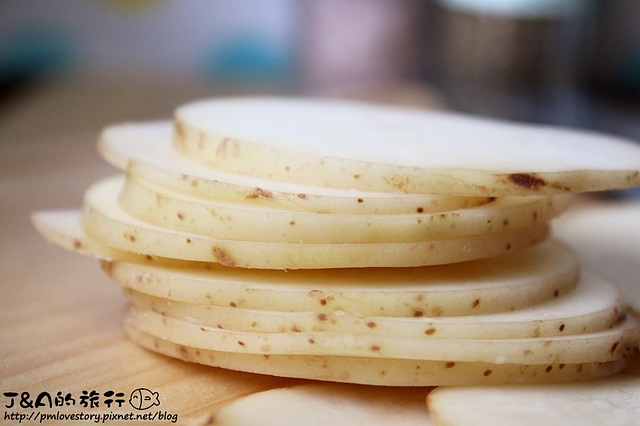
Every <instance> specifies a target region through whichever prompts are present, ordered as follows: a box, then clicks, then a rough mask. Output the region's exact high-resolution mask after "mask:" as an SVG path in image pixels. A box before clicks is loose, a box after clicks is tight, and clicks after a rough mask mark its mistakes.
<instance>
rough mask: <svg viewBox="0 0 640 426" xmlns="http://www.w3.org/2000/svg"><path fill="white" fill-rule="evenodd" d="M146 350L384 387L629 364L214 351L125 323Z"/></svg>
mask: <svg viewBox="0 0 640 426" xmlns="http://www.w3.org/2000/svg"><path fill="white" fill-rule="evenodd" d="M124 326H125V331H126V333H127V335H128V336H129V337H130V338H131V340H133V341H134V342H136V343H137V344H139V345H140V346H142V347H145V348H147V349H150V350H152V351H154V352H158V353H161V354H164V355H167V356H170V357H174V358H178V359H182V360H184V361H188V362H195V363H199V364H204V365H209V366H213V367H220V368H226V369H230V370H237V371H245V372H250V373H258V374H268V375H272V376H280V377H292V378H301V379H312V380H323V381H331V382H343V383H355V384H366V385H379V386H456V385H461V386H462V385H480V384H488V385H493V384H505V383H554V382H568V381H577V380H586V379H591V378H596V377H605V376H609V375H612V374H615V373H618V372H620V371H621V370H623V369H624V368H625V366H626V365H627V360H625V359H621V360H619V361H613V362H605V363H602V362H596V363H580V364H564V363H563V364H493V363H482V362H470V363H469V362H451V361H447V362H443V361H425V360H407V359H389V358H360V357H342V356H311V355H256V354H243V353H229V352H219V351H212V350H207V349H201V348H194V347H189V346H185V345H180V344H177V343H174V342H170V341H167V340H163V339H160V338H158V337H157V336H153V335H150V334H148V333H145V332H143V331H141V330H139V329H137V328H135V327H134V326H133V325H132V324H131V323H125V325H124Z"/></svg>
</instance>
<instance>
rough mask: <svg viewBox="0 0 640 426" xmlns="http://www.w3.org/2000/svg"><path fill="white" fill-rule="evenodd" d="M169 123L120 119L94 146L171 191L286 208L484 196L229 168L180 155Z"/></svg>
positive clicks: (405, 204)
mask: <svg viewBox="0 0 640 426" xmlns="http://www.w3.org/2000/svg"><path fill="white" fill-rule="evenodd" d="M172 132H173V123H172V122H171V121H162V122H160V121H158V122H147V123H131V124H120V125H114V126H110V127H107V128H106V129H104V131H103V132H102V133H101V135H100V138H99V141H98V149H99V151H100V153H101V154H102V157H103V158H104V159H106V160H107V161H108V162H110V163H111V164H113V165H114V166H116V167H119V168H121V169H123V170H126V171H127V172H129V173H131V174H133V175H136V176H140V177H143V178H144V179H146V180H149V181H152V182H155V183H157V184H159V185H162V186H164V187H168V188H172V189H174V190H179V191H185V192H194V193H198V194H202V195H204V196H208V197H215V198H218V199H229V200H236V201H242V202H244V203H247V204H257V205H266V206H273V207H279V208H286V209H289V210H299V211H311V212H318V213H345V214H405V213H415V212H418V211H422V212H439V211H447V210H456V209H461V208H466V207H473V206H477V205H480V204H483V203H485V202H487V201H488V200H489V198H488V197H455V196H450V195H442V196H440V195H429V194H405V193H396V194H390V193H383V192H369V191H358V190H354V189H352V188H348V189H335V188H328V187H322V186H316V184H315V183H313V184H311V185H301V184H299V183H297V182H294V183H285V182H278V181H274V180H268V179H261V178H254V177H250V176H245V175H241V174H235V173H228V172H224V171H221V170H217V169H215V168H212V167H206V166H204V165H202V164H200V163H198V162H195V161H193V160H190V159H188V158H185V157H183V156H181V155H178V154H177V153H176V151H175V150H174V149H173V148H172V146H171V137H172Z"/></svg>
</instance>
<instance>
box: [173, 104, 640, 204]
mask: <svg viewBox="0 0 640 426" xmlns="http://www.w3.org/2000/svg"><path fill="white" fill-rule="evenodd" d="M175 126H176V129H175V136H174V146H175V147H176V148H177V149H178V150H179V151H180V152H182V153H184V154H185V155H187V156H189V157H191V158H194V159H196V160H198V161H202V162H205V163H206V164H209V165H213V166H215V167H216V168H219V169H222V170H226V171H228V172H233V173H241V174H246V175H251V176H256V177H261V178H265V179H274V180H281V181H286V182H298V183H304V184H310V185H311V184H313V185H319V186H327V187H335V188H344V189H352V188H355V189H358V190H366V191H383V192H406V193H431V194H449V195H464V196H508V195H532V194H558V193H573V192H584V191H597V190H607V189H613V188H627V187H632V186H636V185H640V145H636V144H634V143H631V142H629V141H623V140H620V139H615V138H613V137H607V136H604V135H598V134H595V133H586V132H577V131H569V130H562V129H555V128H547V127H534V126H525V125H516V124H509V123H506V122H499V121H489V120H485V119H476V118H471V117H466V116H462V115H453V114H445V113H435V112H426V111H420V110H412V109H402V108H398V107H387V106H377V105H367V104H361V103H355V102H347V101H332V100H317V99H316V100H313V99H306V100H305V99H298V100H294V99H287V98H232V99H214V100H203V101H199V102H194V103H191V104H187V105H184V106H182V107H180V108H178V109H177V110H176V113H175Z"/></svg>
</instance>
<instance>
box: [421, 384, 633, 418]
mask: <svg viewBox="0 0 640 426" xmlns="http://www.w3.org/2000/svg"><path fill="white" fill-rule="evenodd" d="M427 401H428V407H429V411H430V415H431V417H432V419H433V421H434V423H435V424H438V425H446V426H466V425H492V426H511V425H516V424H517V425H519V426H529V425H530V426H538V425H544V424H548V425H555V424H562V425H564V426H601V425H609V426H628V425H634V424H638V420H639V419H640V404H639V403H638V401H640V375H634V374H620V375H617V376H613V377H608V378H604V379H599V380H590V381H588V382H579V383H563V384H553V385H532V384H529V385H512V386H496V387H489V386H477V387H450V388H444V387H442V388H438V389H436V390H435V391H433V392H432V393H430V394H429V396H428V400H427Z"/></svg>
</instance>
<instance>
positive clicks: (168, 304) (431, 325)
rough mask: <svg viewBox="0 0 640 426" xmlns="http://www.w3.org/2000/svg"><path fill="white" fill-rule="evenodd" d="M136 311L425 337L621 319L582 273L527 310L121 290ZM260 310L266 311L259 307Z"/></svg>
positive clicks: (566, 328)
mask: <svg viewBox="0 0 640 426" xmlns="http://www.w3.org/2000/svg"><path fill="white" fill-rule="evenodd" d="M127 297H128V299H129V300H130V301H131V302H132V303H133V305H134V306H135V307H136V308H137V309H140V310H147V311H152V312H155V313H158V314H160V315H162V316H166V317H170V318H175V319H178V320H182V321H186V322H190V323H192V324H196V325H203V326H207V327H216V328H220V329H223V330H234V331H246V332H259V333H284V332H303V333H311V332H325V331H329V332H333V333H338V332H341V333H352V334H370V335H381V336H396V337H412V338H430V339H508V338H511V339H513V338H522V337H542V336H558V335H572V334H580V333H593V332H597V331H602V330H605V329H608V328H610V327H612V326H614V325H615V324H616V323H617V322H618V321H620V320H621V319H622V318H623V315H624V314H623V310H622V308H621V305H620V300H619V294H618V291H617V289H616V287H615V286H614V285H613V284H611V283H609V282H607V281H604V280H603V279H601V278H599V277H598V276H597V275H595V274H591V273H584V274H583V276H582V278H581V281H580V283H579V285H578V286H577V287H576V289H575V290H574V291H572V292H570V293H569V294H567V295H565V296H562V297H558V298H556V299H553V300H551V301H548V302H546V303H541V304H539V305H535V306H532V307H530V308H524V309H518V310H516V311H510V312H506V313H499V314H486V315H468V316H463V317H437V318H432V317H404V318H403V317H376V316H365V315H361V314H357V313H353V312H345V311H338V312H332V313H328V314H325V313H318V312H310V311H307V312H282V311H271V310H256V309H243V308H237V307H236V308H233V307H228V306H213V305H202V304H195V303H185V302H178V301H175V300H170V299H164V298H159V297H155V296H149V295H147V294H144V293H140V292H137V291H134V290H129V291H127ZM264 309H268V306H265V307H264Z"/></svg>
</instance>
